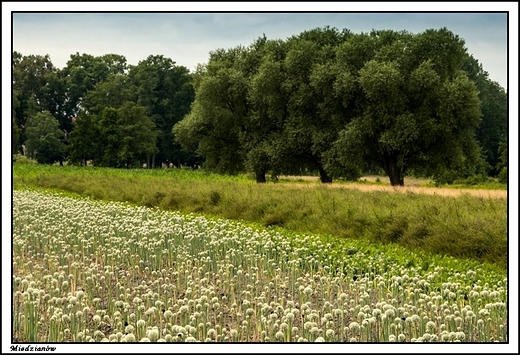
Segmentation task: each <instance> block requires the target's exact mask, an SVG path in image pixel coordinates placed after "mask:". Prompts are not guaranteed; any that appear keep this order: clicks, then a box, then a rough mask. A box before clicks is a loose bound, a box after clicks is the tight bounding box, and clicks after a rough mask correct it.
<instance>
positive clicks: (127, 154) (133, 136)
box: [98, 102, 158, 168]
mask: <svg viewBox="0 0 520 355" xmlns="http://www.w3.org/2000/svg"><path fill="white" fill-rule="evenodd" d="M98 129H99V136H100V137H99V141H98V150H99V151H100V158H99V165H101V166H110V167H115V168H122V167H126V168H130V167H137V166H139V164H140V162H141V161H142V160H145V161H147V160H148V161H149V158H150V156H151V155H152V154H154V153H156V152H157V151H156V146H155V145H156V139H157V134H158V132H157V131H156V129H155V124H154V122H153V121H152V120H151V118H150V117H148V116H147V115H146V109H145V108H144V107H142V106H138V105H136V104H134V103H132V102H126V103H124V104H123V105H122V106H121V107H120V108H118V109H116V108H113V107H106V108H105V109H104V110H103V112H102V113H101V118H100V120H99V123H98Z"/></svg>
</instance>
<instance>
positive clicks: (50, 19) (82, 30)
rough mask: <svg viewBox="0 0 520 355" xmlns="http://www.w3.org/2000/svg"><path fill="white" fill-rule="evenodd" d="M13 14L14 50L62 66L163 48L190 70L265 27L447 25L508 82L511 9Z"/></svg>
mask: <svg viewBox="0 0 520 355" xmlns="http://www.w3.org/2000/svg"><path fill="white" fill-rule="evenodd" d="M192 8H193V6H192ZM91 9H92V10H96V8H95V7H93V8H91ZM98 9H99V8H98ZM143 9H144V8H143ZM203 9H204V8H203V7H199V8H198V9H197V10H198V11H200V10H203ZM99 10H101V9H99ZM120 10H123V9H120ZM372 10H373V9H372ZM191 11H193V10H191ZM12 19H13V22H12V40H13V50H15V51H18V52H21V53H22V54H24V55H29V54H40V55H45V54H49V55H50V57H51V60H52V62H53V64H54V65H55V66H56V67H58V68H62V67H64V66H65V65H66V63H67V61H68V60H69V59H70V55H71V54H74V53H76V52H79V53H80V54H81V53H88V54H92V55H95V56H97V55H103V54H107V53H115V54H120V55H123V56H125V57H126V59H127V62H128V63H129V64H133V65H135V64H137V63H138V62H139V61H141V60H144V59H146V57H148V56H149V55H152V54H153V55H157V54H162V55H164V56H165V57H168V58H171V59H172V60H174V61H175V62H176V63H177V65H182V66H185V67H187V68H188V69H189V70H190V71H193V70H194V69H195V67H196V65H197V64H198V63H205V62H207V60H208V56H209V52H210V51H213V50H215V49H217V48H225V49H228V48H232V47H235V46H237V45H244V46H247V45H249V44H251V43H253V41H254V40H255V39H257V38H258V37H260V36H262V35H263V34H265V35H266V36H267V38H268V39H277V38H278V39H286V38H287V37H290V36H292V35H296V34H299V33H300V32H302V31H304V30H309V29H312V28H316V27H324V26H327V25H328V26H331V27H336V28H338V29H339V30H342V29H344V28H347V29H349V30H351V31H352V32H355V33H359V32H369V31H371V30H372V29H393V30H407V31H410V32H414V33H417V32H423V31H424V30H426V29H430V28H434V29H439V28H441V27H447V28H448V29H449V30H451V31H452V32H454V33H455V34H457V35H459V36H460V37H461V38H463V39H464V40H465V42H466V47H467V49H468V52H469V53H471V54H473V56H474V57H475V58H477V59H478V60H479V62H480V63H481V64H482V65H483V68H484V70H486V71H487V72H488V73H489V77H490V78H491V80H493V81H497V82H498V83H499V84H500V85H501V86H502V87H504V88H506V87H507V48H508V41H507V33H508V27H507V24H508V22H507V14H506V13H339V12H329V13H317V12H316V11H314V12H310V13H265V12H263V13H258V12H256V13H255V12H251V13H142V12H141V13H14V14H13V18H12Z"/></svg>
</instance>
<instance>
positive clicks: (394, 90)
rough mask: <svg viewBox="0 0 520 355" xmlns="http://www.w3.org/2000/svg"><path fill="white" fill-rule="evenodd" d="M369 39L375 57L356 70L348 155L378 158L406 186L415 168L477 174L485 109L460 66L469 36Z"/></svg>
mask: <svg viewBox="0 0 520 355" xmlns="http://www.w3.org/2000/svg"><path fill="white" fill-rule="evenodd" d="M370 37H371V39H370V40H368V39H367V40H366V43H370V42H372V43H371V44H369V45H368V46H369V47H370V48H372V49H375V51H373V56H372V58H370V60H368V61H367V62H365V63H364V65H363V66H362V67H361V69H359V71H354V72H353V73H352V74H353V75H354V76H355V77H356V78H357V85H359V89H357V92H358V93H361V95H360V96H358V98H357V100H358V107H357V108H356V109H355V112H356V113H357V116H356V117H354V118H353V119H352V121H351V122H349V123H348V124H347V125H346V127H345V129H344V130H343V131H342V132H341V134H340V138H339V139H338V140H337V141H336V143H335V146H336V148H337V149H338V151H339V152H340V155H341V157H342V159H344V160H346V162H345V163H348V162H349V161H356V160H358V161H359V160H364V161H368V162H373V163H374V164H376V165H377V166H379V167H381V168H382V169H383V170H384V171H385V172H386V174H387V175H388V177H389V178H390V183H391V184H392V185H404V178H405V176H406V174H407V172H408V171H409V170H410V169H417V170H422V171H425V172H427V173H428V174H431V175H434V176H436V177H439V176H441V175H442V174H443V173H444V172H445V171H446V170H465V171H468V172H471V171H472V169H474V168H475V166H476V165H477V164H478V162H479V158H480V148H479V145H478V142H477V141H476V139H475V133H476V129H477V127H478V125H479V123H480V121H481V112H480V101H479V98H478V91H477V88H476V85H475V83H473V82H472V81H470V80H469V79H468V77H467V75H466V74H465V73H464V72H463V71H461V70H460V69H459V68H460V66H461V63H462V61H463V59H464V55H465V53H466V52H465V47H464V41H463V40H462V39H461V38H459V37H458V36H456V35H454V34H453V33H452V32H450V31H448V30H447V29H440V30H427V31H425V32H423V33H420V34H417V35H410V34H408V33H406V32H395V31H373V32H372V33H371V34H370ZM365 59H369V58H366V57H365Z"/></svg>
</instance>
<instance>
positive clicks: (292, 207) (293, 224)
mask: <svg viewBox="0 0 520 355" xmlns="http://www.w3.org/2000/svg"><path fill="white" fill-rule="evenodd" d="M13 174H14V183H15V188H20V187H21V186H24V185H30V186H39V187H42V188H48V189H56V190H61V191H68V192H73V193H78V194H81V195H83V196H88V197H90V198H93V199H103V200H114V201H126V202H130V203H132V204H136V205H141V206H147V207H159V208H161V209H165V210H178V211H183V212H198V213H205V214H208V215H214V216H221V217H225V218H229V219H239V220H245V221H250V222H256V223H259V224H261V225H263V226H266V227H270V226H273V227H283V228H285V229H288V230H293V231H298V232H314V233H321V234H327V235H332V236H334V237H336V238H356V239H362V240H366V241H369V242H373V243H374V242H375V243H382V244H392V243H394V244H399V245H402V246H405V247H407V248H409V249H411V250H416V249H420V250H423V251H427V252H429V253H433V254H439V255H448V256H454V257H457V258H468V259H474V260H478V261H485V262H489V263H494V264H497V265H499V266H501V267H505V265H506V263H507V203H506V201H505V200H503V199H487V198H479V197H471V196H468V195H462V196H460V197H443V196H436V195H423V194H415V193H406V194H397V193H392V192H382V191H374V192H362V191H357V190H352V189H342V188H338V189H330V188H327V187H324V186H316V187H313V188H301V187H300V186H299V185H297V184H294V185H290V184H289V185H287V184H284V185H278V184H273V183H268V184H260V185H258V184H255V183H254V181H253V180H250V179H248V178H247V176H244V175H240V176H221V175H216V174H207V173H204V172H202V171H191V170H179V169H155V170H145V169H142V170H123V169H107V168H92V167H89V168H85V167H83V168H80V167H71V166H65V167H57V166H41V165H33V164H18V163H15V164H14V170H13Z"/></svg>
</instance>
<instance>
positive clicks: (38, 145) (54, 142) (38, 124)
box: [25, 111, 65, 164]
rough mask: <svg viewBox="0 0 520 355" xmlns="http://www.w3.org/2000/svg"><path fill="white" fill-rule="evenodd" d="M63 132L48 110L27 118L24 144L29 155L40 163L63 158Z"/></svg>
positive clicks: (49, 162)
mask: <svg viewBox="0 0 520 355" xmlns="http://www.w3.org/2000/svg"><path fill="white" fill-rule="evenodd" d="M62 138H63V132H62V131H61V130H60V129H59V127H58V121H57V120H56V119H55V118H54V117H53V116H52V115H51V113H50V112H48V111H44V112H42V113H37V114H35V115H34V116H32V117H30V118H29V119H28V120H27V140H26V142H25V143H26V146H27V151H28V155H29V157H34V159H36V160H37V161H38V163H41V164H52V163H54V162H57V161H62V160H63V154H64V152H65V146H64V144H63V141H62Z"/></svg>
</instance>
